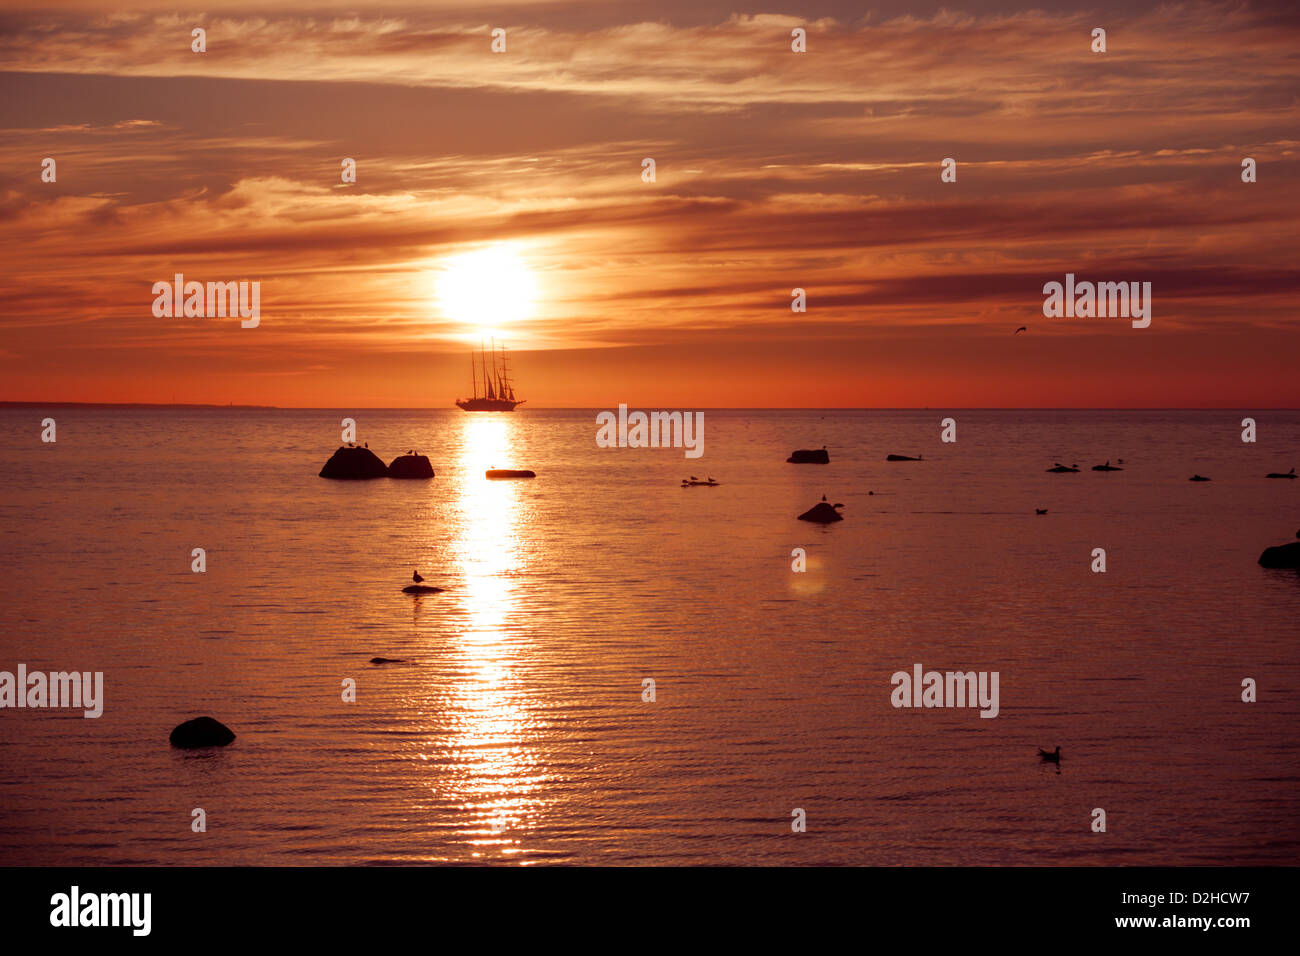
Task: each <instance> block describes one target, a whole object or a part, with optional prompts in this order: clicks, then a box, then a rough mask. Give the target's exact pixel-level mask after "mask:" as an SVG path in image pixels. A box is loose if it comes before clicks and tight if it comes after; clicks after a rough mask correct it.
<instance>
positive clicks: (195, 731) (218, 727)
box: [167, 717, 235, 750]
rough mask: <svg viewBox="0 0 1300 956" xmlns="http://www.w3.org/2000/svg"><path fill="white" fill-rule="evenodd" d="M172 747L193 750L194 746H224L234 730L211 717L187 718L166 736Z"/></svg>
mask: <svg viewBox="0 0 1300 956" xmlns="http://www.w3.org/2000/svg"><path fill="white" fill-rule="evenodd" d="M167 739H168V740H169V741H171V745H172V746H173V747H181V748H184V749H186V750H193V749H194V748H196V747H224V746H225V745H226V744H228V743H230V742H231V741H232V740H234V739H235V732H234V731H233V730H231V729H230V728H229V727H227V726H226V725H225V724H223V723H222V722H221V721H219V720H213V719H212V718H211V717H195V718H194V719H193V720H187V721H185V723H183V724H181V725H180V726H178V727H177V728H176V729H175V730H173V731H172V732H171V736H170V737H168V738H167Z"/></svg>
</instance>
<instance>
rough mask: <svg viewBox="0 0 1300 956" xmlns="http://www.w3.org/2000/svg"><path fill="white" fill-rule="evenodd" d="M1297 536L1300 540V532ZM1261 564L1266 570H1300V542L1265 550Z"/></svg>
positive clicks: (1261, 556)
mask: <svg viewBox="0 0 1300 956" xmlns="http://www.w3.org/2000/svg"><path fill="white" fill-rule="evenodd" d="M1295 536H1296V537H1297V538H1300V531H1297V532H1296V533H1295ZM1259 563H1260V564H1261V565H1263V566H1264V567H1266V568H1300V541H1292V542H1290V543H1289V544H1279V545H1277V546H1276V547H1273V548H1265V549H1264V553H1263V554H1261V555H1260V556H1259Z"/></svg>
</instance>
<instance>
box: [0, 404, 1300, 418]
mask: <svg viewBox="0 0 1300 956" xmlns="http://www.w3.org/2000/svg"><path fill="white" fill-rule="evenodd" d="M638 404H640V405H641V406H643V407H645V408H652V407H653V408H677V407H680V406H679V405H671V404H669V405H663V404H660V405H655V404H654V403H651V402H640V403H638ZM0 408H224V409H228V410H231V411H234V410H236V409H238V410H260V411H279V412H312V411H318V412H319V411H325V412H335V411H367V412H431V411H433V412H436V411H450V410H452V409H454V408H455V406H447V407H446V408H444V407H442V406H436V407H434V406H422V407H416V406H395V405H329V406H327V405H217V404H212V403H209V402H11V401H0ZM598 410H599V409H598V408H597V406H595V405H545V406H543V405H536V406H533V407H532V408H531V409H530V411H535V412H585V411H598ZM695 410H699V411H708V412H941V411H953V412H1295V411H1300V407H1296V406H1281V407H1277V408H1262V407H1260V406H1257V405H1223V406H1218V407H1214V408H1179V407H1170V406H1151V407H1147V406H1132V405H1128V406H1122V407H1121V406H1116V405H1107V406H1097V405H1094V406H1077V405H1071V406H1069V407H1061V408H1051V407H1047V406H1044V405H1022V406H1014V407H1008V406H999V407H988V406H982V405H978V406H977V405H926V406H910V407H896V406H888V407H886V406H870V407H868V406H862V405H855V406H848V405H845V406H834V407H827V406H818V405H806V406H796V407H788V408H775V407H770V406H764V407H761V408H760V407H757V406H754V407H744V408H742V407H738V406H727V407H722V406H718V407H714V406H710V405H706V406H696V409H695ZM512 414H517V415H521V416H523V417H527V414H528V412H515V413H512Z"/></svg>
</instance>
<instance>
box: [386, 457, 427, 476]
mask: <svg viewBox="0 0 1300 956" xmlns="http://www.w3.org/2000/svg"><path fill="white" fill-rule="evenodd" d="M388 477H389V478H432V477H433V465H431V464H429V458H428V456H427V455H399V456H398V457H396V458H394V459H393V463H392V464H391V465H389V466H388Z"/></svg>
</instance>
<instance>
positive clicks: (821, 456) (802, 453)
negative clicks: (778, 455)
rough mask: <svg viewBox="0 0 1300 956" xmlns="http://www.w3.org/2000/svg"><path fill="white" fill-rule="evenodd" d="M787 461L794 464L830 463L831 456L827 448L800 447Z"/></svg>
mask: <svg viewBox="0 0 1300 956" xmlns="http://www.w3.org/2000/svg"><path fill="white" fill-rule="evenodd" d="M786 461H788V462H790V464H792V465H829V464H830V463H831V456H830V454H829V453H828V452H827V451H826V449H825V448H799V449H796V450H795V451H792V452H791V453H790V457H789V458H787V459H786Z"/></svg>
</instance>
